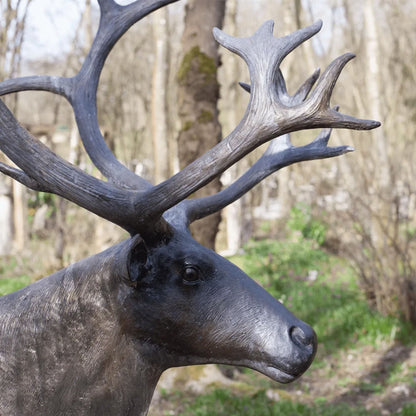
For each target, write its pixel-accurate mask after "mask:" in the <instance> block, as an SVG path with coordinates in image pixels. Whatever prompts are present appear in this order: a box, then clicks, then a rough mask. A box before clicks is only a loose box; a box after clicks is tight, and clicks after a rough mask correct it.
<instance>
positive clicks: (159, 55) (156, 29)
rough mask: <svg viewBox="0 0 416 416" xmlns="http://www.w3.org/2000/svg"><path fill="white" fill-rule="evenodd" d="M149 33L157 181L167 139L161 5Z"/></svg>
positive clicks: (165, 173)
mask: <svg viewBox="0 0 416 416" xmlns="http://www.w3.org/2000/svg"><path fill="white" fill-rule="evenodd" d="M153 36H154V43H155V63H154V66H153V85H152V133H153V134H152V137H153V155H154V156H153V158H154V180H155V183H159V182H162V181H164V180H165V179H167V178H168V177H169V175H170V169H169V141H168V132H167V125H168V121H167V79H168V68H169V54H168V10H167V8H166V7H165V8H162V9H159V10H157V11H156V12H155V13H154V14H153Z"/></svg>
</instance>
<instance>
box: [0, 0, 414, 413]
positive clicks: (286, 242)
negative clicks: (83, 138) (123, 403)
mask: <svg viewBox="0 0 416 416" xmlns="http://www.w3.org/2000/svg"><path fill="white" fill-rule="evenodd" d="M127 3H130V2H129V1H124V2H121V1H120V4H127ZM0 5H1V6H0V7H1V17H0V18H1V20H0V79H1V80H3V79H7V78H11V77H16V76H23V75H33V74H37V75H41V74H49V75H63V76H68V77H70V76H73V75H75V74H76V73H77V72H78V70H79V68H80V66H81V64H82V62H83V60H84V58H85V56H86V54H87V53H88V50H89V48H90V46H91V44H92V42H93V38H94V34H95V32H96V30H97V27H98V22H99V8H98V3H97V1H94V0H61V1H59V2H56V1H52V0H16V1H6V0H1V1H0ZM269 19H273V20H274V21H275V35H279V36H283V35H286V34H288V33H290V32H293V31H295V30H297V29H299V28H301V27H304V26H307V25H309V24H311V23H313V22H315V21H316V20H317V19H322V20H323V28H322V30H321V32H320V33H319V34H318V35H316V36H315V37H314V38H313V39H311V40H309V41H307V42H306V43H305V44H303V45H302V46H300V47H299V48H297V49H296V50H295V51H294V52H293V53H291V54H290V55H289V56H288V57H287V58H286V59H285V60H284V62H283V65H282V71H283V73H284V76H285V79H286V81H287V87H288V91H289V93H292V94H293V93H294V92H295V91H296V89H297V88H298V87H299V86H300V85H301V83H302V82H303V81H304V80H305V79H306V78H307V77H309V76H310V75H311V74H312V73H313V71H314V70H315V69H316V68H318V67H320V68H321V69H322V70H324V69H325V68H326V67H327V66H328V64H329V63H330V62H331V61H332V60H333V59H335V58H336V57H337V56H339V55H341V54H343V53H345V52H353V53H355V54H356V55H357V57H356V59H354V60H353V61H352V62H351V63H349V64H348V65H347V67H346V68H345V69H344V71H343V73H342V74H341V76H340V79H339V81H338V83H337V86H336V88H335V91H334V94H333V98H332V102H331V104H332V105H339V106H340V111H341V112H344V113H346V114H351V115H354V116H357V117H359V118H369V119H375V120H379V121H381V122H382V126H381V127H380V128H379V129H376V130H374V131H371V132H357V131H348V130H337V131H334V132H332V136H331V141H330V143H331V144H333V145H341V144H347V145H352V146H353V147H354V148H355V149H356V151H355V152H353V153H350V154H348V155H345V156H342V157H339V158H334V159H329V160H324V161H311V162H304V163H300V164H297V165H294V166H290V167H288V168H285V169H283V170H282V171H279V172H278V173H276V174H274V175H273V176H271V177H270V178H268V179H266V180H264V181H263V182H262V183H261V184H259V185H258V186H257V187H256V188H255V189H253V190H252V191H250V192H248V193H247V194H246V195H244V197H243V198H241V199H240V200H239V201H237V202H236V203H234V204H232V205H230V206H229V207H227V208H226V209H225V210H224V211H223V212H222V213H221V214H218V215H215V216H212V217H208V218H207V219H206V220H204V221H203V222H200V223H196V224H195V227H194V228H193V232H194V234H195V237H196V238H197V239H198V240H199V241H201V242H202V243H203V244H204V245H206V246H208V247H212V248H214V247H215V249H216V250H217V251H218V252H220V253H223V254H225V255H229V256H233V257H232V259H233V261H235V262H236V263H237V264H239V265H240V266H241V267H243V268H244V269H245V270H247V271H249V272H250V273H251V275H252V276H253V277H258V280H259V282H260V283H262V284H263V285H264V286H266V287H268V288H269V289H270V290H271V292H272V293H273V294H274V295H275V296H276V297H278V298H279V299H280V300H281V301H283V302H284V303H286V304H288V306H289V307H290V308H291V309H293V311H294V313H295V314H297V315H299V313H298V311H299V310H300V314H301V315H302V314H304V316H303V319H305V320H307V321H308V322H309V323H312V324H314V326H315V327H317V328H318V330H317V332H318V337H319V338H320V339H321V340H323V344H321V345H322V347H320V353H319V354H321V355H319V354H318V361H317V362H318V364H317V365H315V367H313V369H312V373H311V374H312V376H310V378H309V379H308V378H307V379H306V381H302V382H300V384H298V385H297V386H295V387H294V388H292V387H290V388H288V390H287V392H292V393H293V392H296V394H298V393H299V392H300V394H298V396H300V397H301V398H300V402H302V403H303V402H304V403H313V406H318V407H319V406H321V404H320V403H318V404H317V403H316V400H315V399H316V398H317V397H318V398H319V397H321V398H322V402H323V403H324V404H327V403H328V400H329V401H331V403H338V404H339V403H341V405H342V403H344V404H345V403H353V404H354V405H356V404H357V403H358V404H359V405H362V406H364V409H365V408H366V407H367V410H363V412H364V411H368V412H369V413H362V414H403V415H404V414H408V415H414V414H416V407H414V406H413V405H412V403H413V404H414V403H415V402H416V395H415V392H414V391H415V387H416V354H415V348H414V343H415V332H414V328H415V326H416V259H415V257H416V256H415V255H414V254H415V253H416V181H415V178H416V168H415V163H414V155H415V146H416V140H415V129H416V105H415V104H416V88H415V78H416V65H415V62H416V42H415V40H416V25H415V21H416V4H415V2H414V1H411V0H385V1H380V0H360V1H358V0H349V1H347V0H319V1H312V0H273V1H270V0H250V1H247V0H212V1H211V0H189V1H180V2H178V3H174V4H171V5H169V6H168V7H166V8H163V9H161V10H159V11H157V12H155V13H153V14H152V15H151V16H149V17H147V18H145V19H143V20H142V21H141V22H140V23H139V24H137V25H135V26H133V27H132V28H131V29H130V30H129V32H128V33H127V34H126V35H125V36H124V37H123V38H122V39H121V40H120V41H119V42H118V43H117V45H116V46H115V48H114V49H113V51H112V52H111V54H110V56H109V58H108V61H107V63H106V66H105V68H104V71H103V73H102V76H101V79H100V85H99V89H98V117H99V122H100V126H101V129H102V133H103V136H104V137H105V139H106V142H107V144H108V146H109V147H110V148H111V149H112V150H113V152H114V153H115V154H116V156H117V157H118V159H119V160H121V161H122V162H123V163H124V164H126V165H127V166H128V167H129V168H130V169H132V170H133V171H135V172H137V173H138V174H140V175H141V176H144V177H145V178H146V179H148V180H149V181H151V182H153V183H159V182H161V181H163V180H164V179H166V178H168V177H169V176H171V175H172V174H174V173H175V172H177V171H178V170H179V169H181V168H183V167H184V166H186V165H187V164H188V163H190V162H191V161H192V160H193V159H195V158H196V157H197V156H198V155H200V154H201V153H203V152H204V151H205V150H207V149H208V148H210V147H212V146H213V145H214V144H215V143H216V142H217V141H218V140H221V138H222V137H225V136H226V135H227V134H228V133H229V132H230V131H232V130H233V128H234V127H235V126H236V125H237V124H238V122H239V120H240V119H241V117H242V116H243V114H244V111H245V108H246V106H247V103H248V98H249V96H248V94H247V93H246V92H245V91H244V90H243V89H242V88H240V87H239V85H238V82H239V81H242V82H249V78H248V71H247V69H246V67H245V64H244V63H243V62H242V60H241V59H240V58H238V57H237V56H235V55H233V54H231V53H230V52H229V51H227V50H225V49H223V48H221V49H218V47H217V45H216V43H215V42H214V41H213V38H212V35H211V28H212V27H213V26H219V27H223V29H224V31H225V32H227V33H229V34H232V35H235V36H249V35H251V34H252V33H254V32H255V31H256V30H257V29H258V27H259V26H260V25H261V24H262V23H263V22H264V21H266V20H269ZM4 100H5V102H6V103H7V104H8V106H9V107H10V108H11V109H12V110H13V112H14V113H15V114H16V116H17V118H18V120H19V121H20V122H21V123H22V124H23V125H24V126H25V127H26V128H27V129H28V130H29V131H30V132H31V133H32V134H33V135H34V136H36V137H37V138H39V139H40V140H41V141H42V142H43V143H45V144H47V145H48V146H49V147H50V148H52V149H53V150H54V151H55V152H57V153H58V154H60V155H61V156H62V157H64V158H65V159H67V160H69V161H70V162H71V163H73V164H76V165H78V166H79V167H81V168H82V169H84V170H85V171H87V172H89V173H91V174H93V175H95V176H99V172H98V171H97V170H96V169H95V168H94V166H93V165H92V164H91V162H90V160H89V159H88V157H87V156H86V154H85V152H84V150H83V148H82V143H81V142H80V139H79V137H78V131H77V127H76V124H75V121H74V117H73V113H72V111H71V107H70V105H68V103H67V102H66V101H65V100H63V99H62V98H61V97H57V96H54V95H52V94H50V93H44V92H24V93H19V94H15V95H11V96H7V97H5V98H4ZM318 133H319V131H313V130H310V131H303V132H297V133H294V134H293V135H292V137H291V139H292V142H293V143H294V144H296V145H297V144H305V143H308V142H310V141H311V140H313V138H314V137H315V136H316V135H317V134H318ZM262 150H263V151H264V149H258V150H256V151H255V152H253V153H252V154H250V155H248V156H247V157H246V158H245V159H244V160H242V161H241V162H239V163H238V164H237V165H236V166H234V167H233V168H231V169H230V170H229V171H227V172H225V173H224V174H223V176H222V177H221V178H218V180H217V181H213V183H211V184H210V185H209V186H207V187H206V189H205V190H204V191H203V192H205V193H200V194H198V195H196V196H202V195H205V194H210V193H214V192H218V190H220V189H221V188H222V187H225V186H227V185H229V184H230V183H232V182H233V180H235V179H236V178H238V177H239V176H240V175H241V174H242V173H244V172H245V171H246V170H247V169H248V167H249V166H250V165H251V164H253V163H254V162H255V161H256V160H257V159H258V158H259V156H260V155H261V154H262ZM0 159H1V160H2V161H4V160H5V159H4V155H0ZM125 237H126V234H125V233H123V231H121V230H120V229H118V228H117V227H116V226H114V225H112V224H109V223H107V222H105V221H104V220H101V219H100V218H98V217H95V216H94V215H93V214H90V213H87V212H84V211H83V210H82V209H80V208H78V207H76V206H74V205H73V204H72V203H70V202H67V201H65V200H61V199H60V198H59V197H56V196H53V195H49V194H44V193H35V192H32V191H30V190H27V189H25V188H24V187H23V186H21V185H20V184H18V183H16V182H13V181H11V180H10V179H9V178H7V177H5V176H0V283H2V286H1V287H0V294H4V293H6V292H8V291H11V290H15V289H17V288H18V287H20V286H22V285H24V284H27V283H29V282H31V281H33V280H36V279H38V278H41V277H43V276H45V275H47V274H50V273H52V272H54V271H56V270H57V269H59V268H61V267H64V266H66V265H68V264H70V263H72V262H74V261H77V260H79V259H81V258H83V257H85V256H88V255H92V254H94V253H96V252H98V251H101V250H103V249H105V248H107V247H109V246H110V245H112V244H114V243H116V242H118V241H120V240H121V239H123V238H125ZM253 273H254V274H256V276H254V275H253ZM305 305H308V307H307V306H305ZM305 308H306V309H305ZM308 308H309V309H308ZM311 321H312V322H311ZM314 321H315V322H314ZM335 324H336V327H335ZM353 347H354V348H355V349H351V348H353ZM357 348H361V349H357ZM363 351H364V352H363ZM377 351H378V352H379V355H377ZM362 356H366V357H373V359H374V362H373V361H371V360H370V361H371V362H370V363H366V362H362V359H358V357H362ZM328 357H329V358H328ZM342 362H344V364H345V365H344V366H342ZM353 363H356V366H355V367H354V366H353ZM360 366H361V367H360ZM377 366H379V367H377ZM345 367H348V368H351V367H352V368H354V369H355V371H352V372H351V374H350V373H348V374H345V371H344V372H342V375H340V371H341V370H342V369H343V370H345ZM359 367H360V368H361V369H360V368H359ZM363 368H364V370H363ZM374 368H376V369H377V371H373V370H374ZM393 369H394V371H396V373H394V374H398V375H397V377H396V378H395V379H394V380H393V381H391V383H390V382H389V381H388V380H391V377H393V376H391V371H393ZM224 371H225V370H224ZM383 371H384V373H383ZM331 374H338V376H336V377H337V379H336V381H334V380H333V379H331V377H332V375H331ZM243 376H244V375H243ZM243 376H241V377H243ZM245 376H247V375H245ZM232 377H235V374H234V375H232ZM305 377H307V376H305ZM322 377H324V378H325V377H326V378H330V380H331V381H330V382H329V383H327V386H326V390H325V389H324V390H322V385H321V389H320V390H319V388H318V384H317V381H319V379H322ZM386 380H387V381H386ZM261 383H263V384H264V382H261ZM261 383H260V385H262V386H263V384H261ZM308 383H309V384H308ZM389 383H390V384H389ZM269 387H270V386H268V387H267V388H265V389H264V391H265V392H266V393H267V392H269V391H270V388H269ZM271 388H272V390H273V389H276V388H277V387H276V386H272V387H271ZM314 388H315V389H316V390H314ZM291 389H292V390H291ZM331 389H332V390H331ZM354 389H355V390H354ZM394 389H396V390H394ZM262 391H263V390H262ZM273 391H274V390H273ZM258 392H259V390H256V394H257V396H256V397H260V396H261V395H260V396H258V394H259V393H258ZM266 393H264V395H263V396H261V397H263V398H264V400H265V401H273V403H275V405H276V406H280V404H277V403H285V401H284V400H283V401H281V400H274V399H273V394H271V395H270V394H269V395H267V394H266ZM215 394H217V393H215ZM215 394H214V396H209V397H211V399H212V401H213V402H215V403H217V402H218V400H220V401H221V400H222V401H224V400H225V401H227V400H228V402H230V403H232V402H233V397H234V396H232V394H231V393H229V392H228V390H227V393H224V392H222V393H218V394H219V395H217V396H215ZM221 394H222V395H221ZM236 394H237V396H238V393H236ZM288 394H289V393H288ZM227 395H228V396H227ZM209 397H208V399H207V400H208V402H209V400H210V398H209ZM253 397H254V396H253ZM280 397H282V394H281V393H280ZM284 397H286V396H284ZM374 397H375V399H374ZM396 399H397V400H396ZM164 400H165V401H164ZM337 400H338V401H337ZM172 401H174V399H173V396H168V398H166V397H165V396H164V395H163V394H160V395H159V402H160V403H165V406H167V407H166V409H164V410H163V411H165V412H174V411H173V410H172V409H170V407H169V405H168V403H170V402H172ZM240 402H241V401H240ZM252 402H253V401H252ZM338 404H337V405H338ZM246 405H247V404H246ZM202 406H203V405H202V404H201V405H200V406H199V407H200V408H201V407H202ZM259 406H260V405H259ZM282 406H283V405H282ZM311 406H312V405H311ZM313 406H312V407H307V408H305V409H306V410H302V409H300V408H297V410H296V412H297V413H295V414H305V415H306V414H311V415H312V414H315V413H307V412H308V411H309V410H310V409H312V408H313ZM334 406H335V405H334ZM348 406H349V405H348ZM412 406H413V407H412ZM276 409H277V408H276ZM282 409H283V408H280V410H276V412H278V411H279V412H282V413H281V414H286V413H284V411H283V410H282ZM308 409H309V410H308ZM314 409H315V408H314ZM320 409H321V408H320ZM322 409H324V407H322ZM322 409H321V410H319V412H318V410H317V412H318V413H316V414H328V415H329V414H332V413H324V412H326V411H327V410H322ZM346 409H349V407H347V408H346ZM371 409H373V410H371ZM374 409H375V410H374ZM154 411H155V412H156V410H154ZM182 411H183V413H160V414H184V415H185V414H198V415H199V414H201V415H202V414H205V413H195V411H193V410H192V409H191V410H186V409H185V408H183V409H182ZM187 411H189V412H190V413H186V412H187ZM293 411H294V410H293ZM310 411H311V412H312V410H310ZM313 411H315V410H313ZM349 411H350V410H343V411H342V412H341V413H333V414H343V415H344V414H351V415H352V414H354V415H355V414H361V413H358V412H359V410H357V409H355V410H354V412H355V413H348V412H349ZM360 411H361V410H360ZM413 411H414V413H412V412H413ZM192 412H194V413H192ZM210 412H211V413H210ZM226 412H228V413H226ZM232 412H237V413H234V414H256V415H260V414H262V413H261V411H260V410H259V408H258V409H257V410H256V411H255V413H248V411H247V412H246V413H244V412H245V411H244V410H241V411H237V410H235V409H234V410H233V409H231V410H230V409H228V408H227V409H226V410H224V413H220V411H218V412H217V413H215V414H224V415H225V414H227V415H228V414H232ZM238 412H240V413H238ZM371 412H381V413H371ZM383 412H384V413H383ZM400 412H401V413H400ZM405 412H409V413H405ZM154 414H157V413H154ZM206 414H214V413H212V409H211V410H209V408H208V411H207V413H206ZM264 414H266V413H264ZM267 414H269V413H267ZM270 414H280V413H270ZM287 414H290V413H287Z"/></svg>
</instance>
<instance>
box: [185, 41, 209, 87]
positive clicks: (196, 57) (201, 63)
mask: <svg viewBox="0 0 416 416" xmlns="http://www.w3.org/2000/svg"><path fill="white" fill-rule="evenodd" d="M193 63H195V64H194V65H193ZM191 69H197V71H198V72H199V73H200V74H203V75H204V76H205V82H212V81H215V80H216V74H217V66H216V65H215V60H214V58H211V57H209V56H208V55H206V54H205V53H203V52H201V50H200V49H199V46H194V47H193V48H192V49H191V50H190V51H189V52H188V53H187V54H186V55H185V56H184V58H183V59H182V63H181V66H180V68H179V71H178V81H179V82H180V83H182V82H184V81H185V80H186V78H187V76H188V73H189V71H190V70H191Z"/></svg>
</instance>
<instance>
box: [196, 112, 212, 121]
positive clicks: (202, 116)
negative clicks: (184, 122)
mask: <svg viewBox="0 0 416 416" xmlns="http://www.w3.org/2000/svg"><path fill="white" fill-rule="evenodd" d="M212 120H214V114H212V113H211V111H207V110H202V111H201V114H200V115H199V116H198V122H199V123H201V124H205V123H210V122H211V121H212Z"/></svg>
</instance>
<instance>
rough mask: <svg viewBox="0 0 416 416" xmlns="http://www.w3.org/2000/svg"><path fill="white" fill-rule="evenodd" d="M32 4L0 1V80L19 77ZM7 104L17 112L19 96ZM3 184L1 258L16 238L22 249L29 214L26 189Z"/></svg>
mask: <svg viewBox="0 0 416 416" xmlns="http://www.w3.org/2000/svg"><path fill="white" fill-rule="evenodd" d="M31 1H32V0H24V1H17V2H12V1H5V0H1V2H0V23H1V24H0V81H2V80H4V79H5V78H10V77H13V76H16V75H18V74H19V71H20V64H21V52H22V45H23V41H24V34H25V24H26V16H27V12H28V9H29V5H30V3H31ZM7 102H8V104H9V105H11V106H12V107H13V108H14V110H16V108H17V96H14V97H8V99H7ZM0 181H1V182H2V183H1V184H0V207H1V209H2V215H1V216H0V229H1V230H2V234H3V237H2V238H1V239H0V255H1V254H7V253H9V252H10V250H11V249H12V247H13V245H12V244H11V241H12V240H13V239H14V244H15V247H16V249H18V250H19V249H22V248H23V245H24V243H25V239H26V227H25V224H26V211H25V202H24V201H25V190H24V188H22V186H21V185H20V184H18V183H16V182H13V183H12V185H10V184H9V182H8V181H6V180H4V179H3V178H1V179H0ZM12 207H13V208H12ZM12 236H13V237H12Z"/></svg>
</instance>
